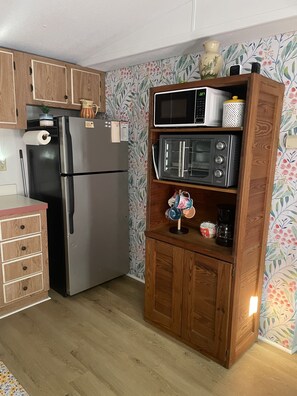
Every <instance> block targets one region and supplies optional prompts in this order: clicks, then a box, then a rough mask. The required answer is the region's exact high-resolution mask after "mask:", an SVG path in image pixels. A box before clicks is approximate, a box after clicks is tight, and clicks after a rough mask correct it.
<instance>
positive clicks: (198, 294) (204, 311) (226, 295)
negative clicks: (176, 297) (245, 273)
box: [183, 251, 232, 361]
mask: <svg viewBox="0 0 297 396" xmlns="http://www.w3.org/2000/svg"><path fill="white" fill-rule="evenodd" d="M231 273H232V265H231V264H230V263H224V262H222V261H219V260H215V259H212V258H210V257H206V256H203V255H201V254H198V253H193V252H189V251H186V252H185V256H184V286H183V337H184V339H185V340H187V341H189V342H191V343H192V344H194V345H195V346H196V347H197V348H199V349H201V350H203V351H204V352H206V353H207V354H210V355H212V356H213V357H215V358H217V359H219V360H221V361H224V360H225V359H226V351H227V325H228V315H229V306H230V291H231Z"/></svg>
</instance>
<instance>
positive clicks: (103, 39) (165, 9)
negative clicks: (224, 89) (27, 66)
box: [0, 0, 297, 70]
mask: <svg viewBox="0 0 297 396" xmlns="http://www.w3.org/2000/svg"><path fill="white" fill-rule="evenodd" d="M0 6H1V13H0V46H2V47H7V48H14V49H17V50H22V51H26V52H32V53H35V54H39V55H44V56H49V57H51V58H56V59H61V60H65V61H68V62H73V63H77V64H80V65H83V66H90V67H93V68H96V69H99V70H114V69H118V68H120V67H124V66H130V65H134V64H137V63H143V62H146V61H149V60H156V59H163V58H166V57H170V56H176V55H182V54H184V53H189V52H192V51H199V50H201V49H202V43H203V41H205V40H206V39H208V38H216V39H218V40H220V41H221V42H222V45H227V44H230V43H236V42H242V41H247V40H252V39H256V38H260V37H265V36H269V35H272V34H277V33H281V32H288V31H292V30H297V28H296V26H297V1H296V0H282V1H280V0H261V1H259V0H249V1H240V0H239V1H238V0H224V1H222V0H213V1H210V0H83V1H82V0H50V1H48V2H47V3H46V4H45V3H44V2H42V1H40V0H9V1H7V0H0Z"/></svg>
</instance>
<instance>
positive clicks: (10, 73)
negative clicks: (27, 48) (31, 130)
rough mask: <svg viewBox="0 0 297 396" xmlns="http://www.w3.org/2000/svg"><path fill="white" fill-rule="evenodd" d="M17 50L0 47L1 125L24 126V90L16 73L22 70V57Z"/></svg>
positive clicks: (6, 126) (2, 126) (4, 126)
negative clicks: (20, 61)
mask: <svg viewBox="0 0 297 396" xmlns="http://www.w3.org/2000/svg"><path fill="white" fill-rule="evenodd" d="M17 54H18V53H17V52H15V51H10V50H5V49H0V127H1V128H24V127H25V126H26V119H25V102H24V98H23V96H22V94H23V92H24V90H23V87H22V86H21V83H20V81H19V78H18V77H17V75H16V73H19V72H20V67H21V65H20V63H19V59H20V57H19V56H18V55H17Z"/></svg>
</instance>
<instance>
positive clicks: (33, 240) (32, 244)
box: [2, 235, 41, 261]
mask: <svg viewBox="0 0 297 396" xmlns="http://www.w3.org/2000/svg"><path fill="white" fill-rule="evenodd" d="M39 252H41V235H36V236H31V237H26V238H22V239H16V240H13V241H11V242H3V243H2V260H3V261H7V260H13V259H15V258H18V257H23V256H29V255H30V254H34V253H39Z"/></svg>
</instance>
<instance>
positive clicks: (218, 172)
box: [214, 169, 224, 179]
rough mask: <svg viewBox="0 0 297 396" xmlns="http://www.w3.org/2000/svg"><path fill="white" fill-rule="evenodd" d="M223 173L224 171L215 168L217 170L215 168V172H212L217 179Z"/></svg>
mask: <svg viewBox="0 0 297 396" xmlns="http://www.w3.org/2000/svg"><path fill="white" fill-rule="evenodd" d="M223 174H224V172H223V171H222V170H221V169H217V170H215V172H214V175H215V177H217V178H218V179H219V178H220V177H223Z"/></svg>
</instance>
